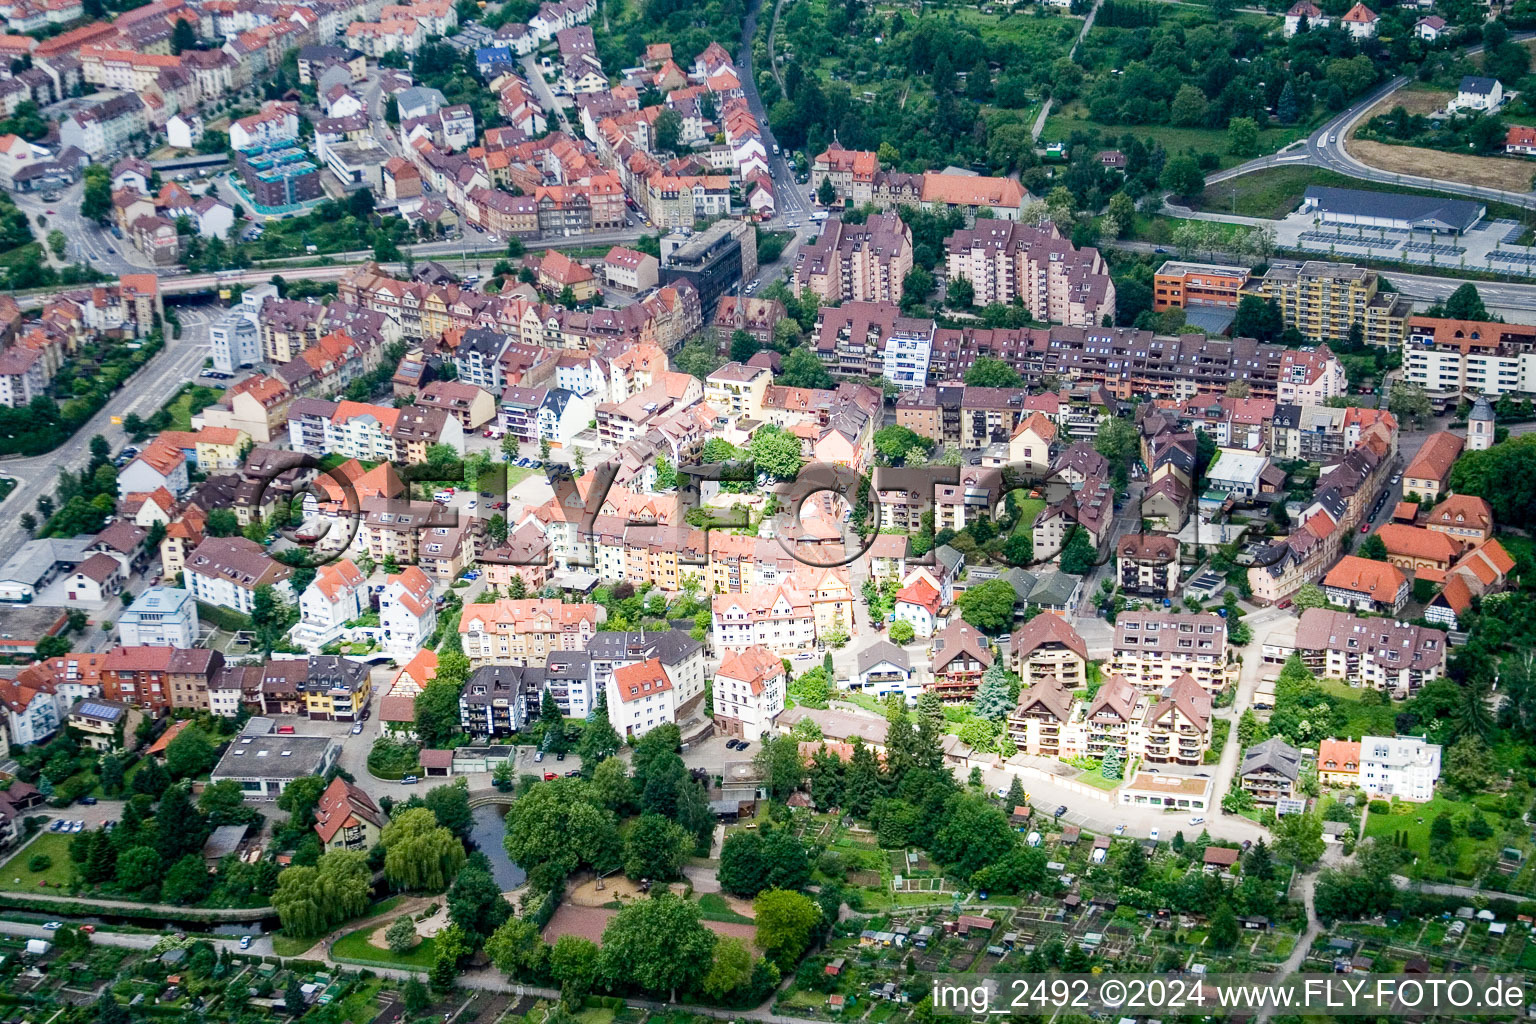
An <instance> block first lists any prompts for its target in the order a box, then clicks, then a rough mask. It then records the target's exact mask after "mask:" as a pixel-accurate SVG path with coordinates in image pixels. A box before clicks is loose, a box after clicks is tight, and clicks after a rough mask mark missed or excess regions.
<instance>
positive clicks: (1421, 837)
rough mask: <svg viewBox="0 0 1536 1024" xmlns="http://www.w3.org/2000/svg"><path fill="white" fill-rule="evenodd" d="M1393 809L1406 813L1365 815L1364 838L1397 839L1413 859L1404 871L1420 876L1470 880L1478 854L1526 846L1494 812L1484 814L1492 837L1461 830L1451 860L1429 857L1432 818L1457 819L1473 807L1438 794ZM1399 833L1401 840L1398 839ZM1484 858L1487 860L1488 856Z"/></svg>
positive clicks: (1398, 805)
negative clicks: (1446, 815)
mask: <svg viewBox="0 0 1536 1024" xmlns="http://www.w3.org/2000/svg"><path fill="white" fill-rule="evenodd" d="M1394 809H1395V810H1398V811H1403V810H1404V809H1406V813H1398V814H1370V815H1368V816H1367V818H1366V822H1365V835H1366V838H1375V839H1379V840H1381V841H1383V842H1396V843H1397V845H1399V846H1401V847H1402V848H1403V849H1405V850H1407V851H1408V852H1410V853H1412V854H1413V855H1414V857H1415V861H1414V863H1413V864H1411V865H1409V866H1408V868H1407V869H1406V872H1405V873H1407V874H1409V875H1412V876H1416V877H1419V878H1429V879H1441V878H1452V879H1457V880H1466V881H1470V880H1471V879H1472V878H1473V877H1474V875H1475V874H1476V873H1477V862H1478V860H1479V856H1480V855H1481V854H1485V853H1486V854H1487V855H1492V856H1497V854H1498V851H1499V849H1500V848H1501V847H1504V846H1519V847H1524V846H1525V845H1526V844H1525V843H1524V842H1522V841H1520V839H1519V837H1515V836H1511V835H1509V834H1506V833H1504V832H1503V830H1502V828H1501V826H1502V825H1503V819H1502V818H1500V817H1499V816H1498V815H1495V814H1485V815H1484V817H1485V818H1486V819H1487V820H1488V823H1489V824H1490V825H1492V826H1493V835H1492V836H1490V837H1489V838H1487V839H1473V838H1471V837H1470V836H1468V835H1466V834H1465V833H1460V834H1458V836H1457V838H1456V840H1455V843H1454V846H1453V850H1454V859H1452V858H1450V857H1438V858H1437V857H1431V856H1430V852H1429V832H1430V828H1431V826H1433V824H1434V821H1435V819H1436V818H1437V817H1439V816H1440V815H1441V814H1450V815H1451V816H1452V817H1453V818H1456V819H1458V820H1460V819H1463V818H1465V817H1466V816H1467V815H1468V814H1469V813H1470V812H1471V810H1472V808H1471V807H1469V805H1468V804H1466V803H1465V802H1463V801H1458V800H1451V799H1449V798H1447V797H1445V796H1443V795H1441V794H1438V793H1437V794H1436V795H1435V798H1434V799H1433V800H1431V801H1429V802H1428V803H1423V804H1408V803H1398V804H1395V805H1394ZM1458 831H1460V830H1458ZM1399 835H1401V838H1400V839H1399V838H1397V837H1398V836H1399ZM1483 859H1485V860H1486V859H1487V857H1486V856H1485V857H1484V858H1483Z"/></svg>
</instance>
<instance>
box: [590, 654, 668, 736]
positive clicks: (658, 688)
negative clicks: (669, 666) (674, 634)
mask: <svg viewBox="0 0 1536 1024" xmlns="http://www.w3.org/2000/svg"><path fill="white" fill-rule="evenodd" d="M607 695H608V718H609V721H610V722H612V724H613V727H614V728H615V729H616V730H618V733H619V735H620V736H624V737H629V736H635V737H639V736H643V735H645V734H646V733H647V732H650V731H651V730H652V729H654V728H655V727H656V726H658V725H667V724H668V723H671V722H674V721H676V719H677V708H678V702H677V694H676V692H675V690H674V689H673V686H672V680H671V678H669V677H668V675H667V670H666V667H665V666H664V665H662V663H661V659H660V658H651V659H650V660H648V661H642V662H636V663H635V664H631V665H623V666H621V667H619V668H616V669H614V670H613V674H612V675H611V676H610V677H609V680H608V687H607Z"/></svg>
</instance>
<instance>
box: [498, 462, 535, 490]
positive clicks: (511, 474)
mask: <svg viewBox="0 0 1536 1024" xmlns="http://www.w3.org/2000/svg"><path fill="white" fill-rule="evenodd" d="M540 472H543V471H542V470H538V469H534V468H533V467H532V466H513V465H508V466H507V490H508V491H511V490H512V488H514V487H516V486H517V485H518V484H520V483H522V482H523V481H524V480H527V479H528V478H529V477H531V476H533V474H535V473H540Z"/></svg>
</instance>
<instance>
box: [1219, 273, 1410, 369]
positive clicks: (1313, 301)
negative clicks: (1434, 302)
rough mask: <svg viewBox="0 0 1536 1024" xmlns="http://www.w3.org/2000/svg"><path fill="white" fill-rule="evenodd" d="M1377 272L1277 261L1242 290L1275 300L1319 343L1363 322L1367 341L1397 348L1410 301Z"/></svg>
mask: <svg viewBox="0 0 1536 1024" xmlns="http://www.w3.org/2000/svg"><path fill="white" fill-rule="evenodd" d="M1380 287H1381V281H1380V278H1379V277H1378V276H1377V274H1376V272H1375V271H1374V270H1369V269H1367V268H1365V267H1357V266H1355V265H1354V264H1353V263H1327V262H1324V261H1322V260H1308V261H1306V262H1305V263H1296V262H1289V261H1282V260H1277V261H1275V262H1273V263H1271V264H1270V265H1269V270H1268V271H1267V272H1266V273H1265V275H1264V276H1263V277H1259V278H1253V279H1252V280H1250V281H1249V282H1248V283H1247V284H1246V285H1245V286H1244V288H1243V292H1244V294H1252V295H1258V296H1260V297H1262V298H1265V299H1274V300H1275V303H1276V304H1277V305H1278V306H1279V307H1280V315H1281V317H1283V318H1284V320H1285V324H1286V326H1287V327H1294V328H1296V329H1297V330H1298V331H1300V332H1301V334H1302V336H1303V337H1305V338H1307V339H1309V340H1311V341H1315V342H1322V341H1329V340H1331V339H1334V338H1347V337H1349V331H1350V327H1351V326H1352V325H1354V324H1357V323H1358V324H1359V325H1360V329H1361V332H1362V335H1363V337H1364V340H1365V342H1366V344H1368V345H1381V346H1383V347H1385V348H1392V349H1396V348H1398V347H1400V346H1401V345H1402V343H1403V338H1404V337H1405V336H1406V334H1407V327H1408V315H1409V313H1410V311H1411V310H1412V308H1413V306H1412V304H1411V303H1410V302H1409V301H1408V300H1407V299H1405V298H1403V297H1402V296H1401V295H1399V294H1397V293H1396V292H1383V291H1380Z"/></svg>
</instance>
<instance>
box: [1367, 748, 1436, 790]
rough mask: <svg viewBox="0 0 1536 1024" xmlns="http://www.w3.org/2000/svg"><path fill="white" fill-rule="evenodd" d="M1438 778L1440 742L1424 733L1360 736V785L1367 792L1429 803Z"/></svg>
mask: <svg viewBox="0 0 1536 1024" xmlns="http://www.w3.org/2000/svg"><path fill="white" fill-rule="evenodd" d="M1439 778H1440V745H1439V744H1438V743H1426V742H1425V740H1424V737H1422V736H1392V737H1389V736H1362V737H1361V738H1360V788H1361V789H1363V790H1365V792H1366V795H1367V796H1373V797H1386V798H1388V799H1391V798H1393V797H1396V798H1397V799H1399V800H1407V801H1410V802H1411V803H1428V802H1429V801H1430V800H1433V799H1434V798H1435V783H1436V782H1437V781H1438V780H1439Z"/></svg>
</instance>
